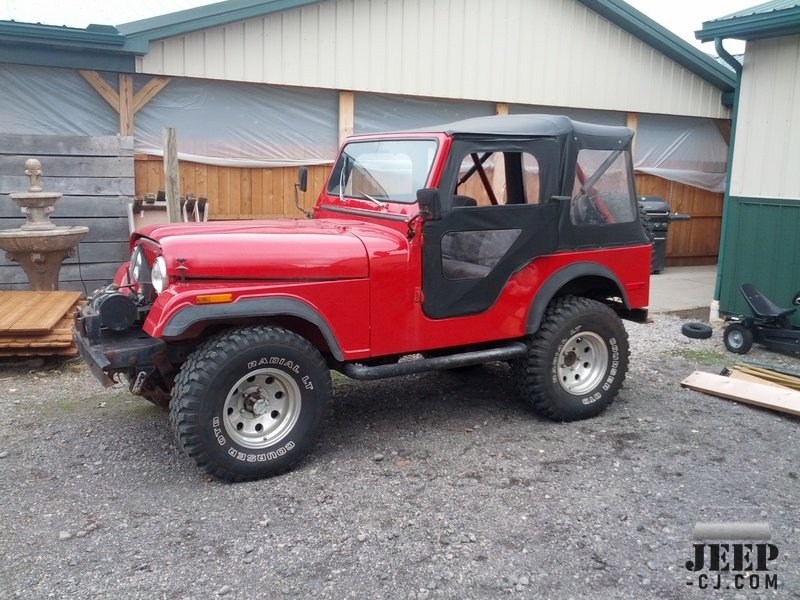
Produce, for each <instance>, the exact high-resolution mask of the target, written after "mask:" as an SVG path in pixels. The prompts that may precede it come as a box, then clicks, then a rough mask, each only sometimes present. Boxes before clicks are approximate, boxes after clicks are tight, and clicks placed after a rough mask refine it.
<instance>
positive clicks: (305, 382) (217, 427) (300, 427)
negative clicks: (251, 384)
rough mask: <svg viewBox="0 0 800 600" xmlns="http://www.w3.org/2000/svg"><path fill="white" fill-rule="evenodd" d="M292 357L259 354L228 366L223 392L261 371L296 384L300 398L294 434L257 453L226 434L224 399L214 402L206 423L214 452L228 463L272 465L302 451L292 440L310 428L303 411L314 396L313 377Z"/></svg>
mask: <svg viewBox="0 0 800 600" xmlns="http://www.w3.org/2000/svg"><path fill="white" fill-rule="evenodd" d="M291 355H292V352H291V351H287V352H268V353H258V354H257V355H256V356H255V357H252V358H250V357H245V360H243V361H239V362H238V363H237V364H232V365H230V369H229V370H228V374H227V375H226V377H225V378H224V380H225V381H224V385H223V388H224V389H226V390H228V389H229V388H230V386H232V385H233V383H234V382H235V381H236V380H238V379H239V378H240V377H242V376H243V375H245V374H247V373H248V372H251V371H257V370H259V369H263V368H269V369H276V370H280V371H283V372H284V373H286V374H287V375H289V376H290V377H291V378H292V379H294V380H295V382H296V383H297V386H298V389H299V391H300V394H301V414H300V417H299V420H298V422H297V423H296V424H295V426H294V428H293V430H292V431H291V432H289V433H288V434H287V437H284V438H282V439H281V440H279V441H278V442H277V443H276V445H273V446H269V447H266V448H259V449H255V448H246V447H243V446H241V445H239V444H237V443H236V442H234V441H233V440H232V439H231V438H230V437H229V436H228V434H227V432H226V431H225V426H224V424H223V422H222V420H223V419H224V418H225V415H223V414H222V410H223V407H224V398H222V399H217V400H216V401H215V402H214V404H215V405H216V407H215V409H214V414H212V415H210V419H209V421H208V423H209V424H210V426H211V427H210V431H211V434H212V436H213V438H214V439H215V440H216V441H215V445H216V447H217V448H218V451H217V452H219V453H220V454H222V455H225V456H226V457H227V458H228V459H229V460H230V459H233V460H235V461H237V462H238V463H240V464H241V463H245V464H252V465H256V464H264V463H270V462H275V461H277V462H283V461H286V460H290V461H291V460H293V459H291V457H290V455H291V454H292V452H293V451H294V450H296V449H299V448H300V447H301V445H299V444H298V443H297V441H296V437H295V436H296V435H299V436H300V437H302V436H303V435H304V431H305V429H306V427H307V426H308V424H309V423H308V422H309V421H310V420H311V419H310V418H309V415H307V412H306V411H307V410H308V409H309V408H310V407H311V406H312V405H313V401H311V398H310V396H312V395H313V394H314V393H315V392H314V390H315V383H314V380H313V378H312V375H311V374H310V373H307V372H306V371H305V369H304V365H303V364H302V361H301V360H299V359H298V358H294V357H292V356H291Z"/></svg>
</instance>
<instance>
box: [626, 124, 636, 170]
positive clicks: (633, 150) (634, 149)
mask: <svg viewBox="0 0 800 600" xmlns="http://www.w3.org/2000/svg"><path fill="white" fill-rule="evenodd" d="M625 125H626V126H627V127H630V128H631V129H633V131H634V133H636V132H638V128H639V115H638V114H636V113H628V114H627V116H626V117H625ZM631 157H632V158H633V162H634V164H635V163H636V136H635V135H634V136H633V141H632V142H631Z"/></svg>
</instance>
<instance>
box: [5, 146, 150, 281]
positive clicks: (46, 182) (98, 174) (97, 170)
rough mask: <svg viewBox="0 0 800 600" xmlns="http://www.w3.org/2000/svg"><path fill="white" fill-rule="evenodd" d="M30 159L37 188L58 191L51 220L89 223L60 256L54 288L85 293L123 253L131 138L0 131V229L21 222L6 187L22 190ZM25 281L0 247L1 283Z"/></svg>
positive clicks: (105, 278) (129, 196)
mask: <svg viewBox="0 0 800 600" xmlns="http://www.w3.org/2000/svg"><path fill="white" fill-rule="evenodd" d="M29 158H37V159H39V160H40V161H41V163H42V178H41V184H42V187H43V188H44V191H45V192H60V193H61V194H63V197H62V198H61V199H60V200H58V202H56V205H55V210H54V212H53V213H52V215H51V220H52V221H53V222H54V223H55V224H56V225H87V226H88V227H89V233H88V235H87V236H86V238H84V240H83V241H82V242H81V243H80V244H79V246H78V254H77V255H76V256H75V257H73V258H70V259H67V260H66V261H64V265H63V266H62V268H61V273H60V277H59V287H60V288H61V289H63V290H80V291H84V289H85V290H86V291H88V292H89V293H91V292H92V291H93V290H94V289H96V288H98V287H100V286H102V285H105V284H106V283H108V282H109V281H110V280H111V278H112V277H113V275H114V272H115V271H116V269H117V267H118V266H119V265H120V263H122V262H123V261H124V260H125V259H126V258H127V256H128V237H129V228H128V213H127V205H128V203H129V202H130V201H131V200H132V199H133V190H134V177H133V174H134V169H133V138H131V137H118V136H110V137H77V136H33V135H2V136H0V229H12V228H16V227H19V226H20V225H21V224H22V223H23V222H24V221H25V219H24V217H23V216H22V214H21V212H20V209H19V207H18V206H17V204H16V203H15V202H13V201H12V200H11V198H9V197H8V194H9V193H13V192H25V191H26V190H27V189H28V177H27V176H26V175H25V161H26V160H27V159H29ZM79 260H80V266H79V265H78V261H79ZM27 281H28V280H27V277H26V276H25V272H24V271H23V270H22V267H20V266H19V265H18V264H17V263H13V262H10V261H8V260H7V259H6V256H5V253H4V252H3V253H0V289H3V290H24V289H29V286H28V283H27Z"/></svg>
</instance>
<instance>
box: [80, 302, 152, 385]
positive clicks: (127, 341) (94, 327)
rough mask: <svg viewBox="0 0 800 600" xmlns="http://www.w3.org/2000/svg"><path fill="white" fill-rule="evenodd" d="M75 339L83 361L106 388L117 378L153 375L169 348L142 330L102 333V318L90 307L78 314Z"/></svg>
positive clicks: (134, 328) (107, 331)
mask: <svg viewBox="0 0 800 600" xmlns="http://www.w3.org/2000/svg"><path fill="white" fill-rule="evenodd" d="M72 337H73V339H74V340H75V345H76V346H77V348H78V352H80V355H81V358H83V360H84V361H86V364H88V365H89V368H90V369H91V371H92V374H93V375H94V376H95V377H96V378H97V379H98V380H99V381H100V383H102V384H103V385H104V386H106V387H108V386H110V385H112V384H113V383H114V380H113V378H112V377H113V375H114V374H116V373H125V374H131V373H135V372H138V371H152V370H153V369H154V368H155V366H156V364H157V363H158V362H159V359H160V357H163V356H165V355H166V344H165V343H164V342H163V341H161V340H159V339H156V338H152V337H150V336H149V335H147V334H146V333H144V332H143V331H142V330H141V329H139V328H136V327H131V328H129V329H126V330H125V331H121V332H116V331H109V330H106V329H102V328H101V326H100V315H98V314H97V313H96V312H95V311H94V310H92V308H91V306H90V305H86V306H84V307H83V308H82V309H80V310H78V311H77V312H76V313H75V319H74V325H73V328H72Z"/></svg>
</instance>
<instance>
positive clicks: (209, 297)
mask: <svg viewBox="0 0 800 600" xmlns="http://www.w3.org/2000/svg"><path fill="white" fill-rule="evenodd" d="M225 302H233V294H205V295H203V296H198V297H197V303H198V304H222V303H225Z"/></svg>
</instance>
